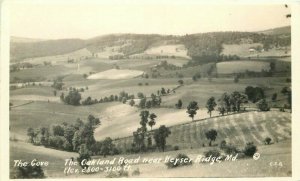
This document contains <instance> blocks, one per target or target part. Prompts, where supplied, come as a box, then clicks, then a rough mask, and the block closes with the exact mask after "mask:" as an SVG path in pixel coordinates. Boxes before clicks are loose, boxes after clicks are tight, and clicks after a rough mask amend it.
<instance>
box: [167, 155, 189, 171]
mask: <svg viewBox="0 0 300 181" xmlns="http://www.w3.org/2000/svg"><path fill="white" fill-rule="evenodd" d="M176 159H179V160H188V161H187V162H183V161H178V162H174V161H171V159H170V160H169V161H168V162H167V163H166V165H167V167H168V168H176V167H180V166H188V165H192V164H193V163H192V160H191V159H190V158H189V157H188V156H187V155H185V154H182V153H179V154H178V155H177V156H176Z"/></svg>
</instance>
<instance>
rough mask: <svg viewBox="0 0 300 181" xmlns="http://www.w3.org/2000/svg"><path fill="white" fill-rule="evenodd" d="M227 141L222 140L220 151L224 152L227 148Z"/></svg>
mask: <svg viewBox="0 0 300 181" xmlns="http://www.w3.org/2000/svg"><path fill="white" fill-rule="evenodd" d="M226 144H227V143H226V141H225V140H222V141H221V142H220V149H221V150H223V149H224V148H225V147H226Z"/></svg>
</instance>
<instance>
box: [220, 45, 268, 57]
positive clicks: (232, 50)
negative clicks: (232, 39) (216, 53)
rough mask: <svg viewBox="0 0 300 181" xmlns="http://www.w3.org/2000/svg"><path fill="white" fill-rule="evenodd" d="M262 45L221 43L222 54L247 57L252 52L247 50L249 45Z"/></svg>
mask: <svg viewBox="0 0 300 181" xmlns="http://www.w3.org/2000/svg"><path fill="white" fill-rule="evenodd" d="M257 46H261V47H262V46H263V45H262V44H261V43H244V44H223V50H222V54H224V55H237V56H239V57H248V56H251V55H252V54H254V53H251V52H249V49H250V48H251V47H257Z"/></svg>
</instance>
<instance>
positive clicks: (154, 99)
mask: <svg viewBox="0 0 300 181" xmlns="http://www.w3.org/2000/svg"><path fill="white" fill-rule="evenodd" d="M138 98H140V99H141V100H140V103H139V105H138V107H139V108H142V109H145V108H147V109H149V108H154V107H159V106H160V104H161V97H160V96H157V95H155V94H153V93H152V94H151V97H150V98H146V96H145V95H144V94H142V93H138Z"/></svg>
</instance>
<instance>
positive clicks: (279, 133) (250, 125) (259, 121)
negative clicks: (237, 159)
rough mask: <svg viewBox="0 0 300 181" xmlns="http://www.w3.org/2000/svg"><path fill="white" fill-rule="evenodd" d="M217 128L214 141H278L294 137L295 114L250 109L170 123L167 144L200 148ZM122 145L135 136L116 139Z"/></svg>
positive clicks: (238, 143) (238, 142) (129, 142)
mask: <svg viewBox="0 0 300 181" xmlns="http://www.w3.org/2000/svg"><path fill="white" fill-rule="evenodd" d="M210 129H215V130H217V132H218V136H217V139H216V141H215V142H214V143H217V144H218V143H220V142H221V141H222V140H226V142H227V143H232V144H234V145H237V146H242V147H243V146H244V145H245V144H246V143H247V142H254V143H255V144H259V145H262V144H264V143H263V141H264V139H265V138H266V137H270V138H272V140H273V141H274V142H275V143H277V142H280V141H283V140H290V139H291V114H290V113H282V112H278V111H270V112H248V113H242V114H234V115H229V116H223V117H215V118H208V119H205V120H200V121H196V122H191V121H190V122H189V123H186V124H181V125H175V126H172V127H170V131H171V135H170V136H169V137H168V138H167V145H172V146H175V145H177V146H179V148H182V149H184V148H185V149H188V148H198V147H202V146H203V144H204V145H206V146H207V145H208V143H209V140H207V139H206V137H205V131H207V130H210ZM115 142H116V144H117V145H119V146H126V148H129V147H130V146H131V143H132V137H128V138H123V139H119V140H116V141H115Z"/></svg>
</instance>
